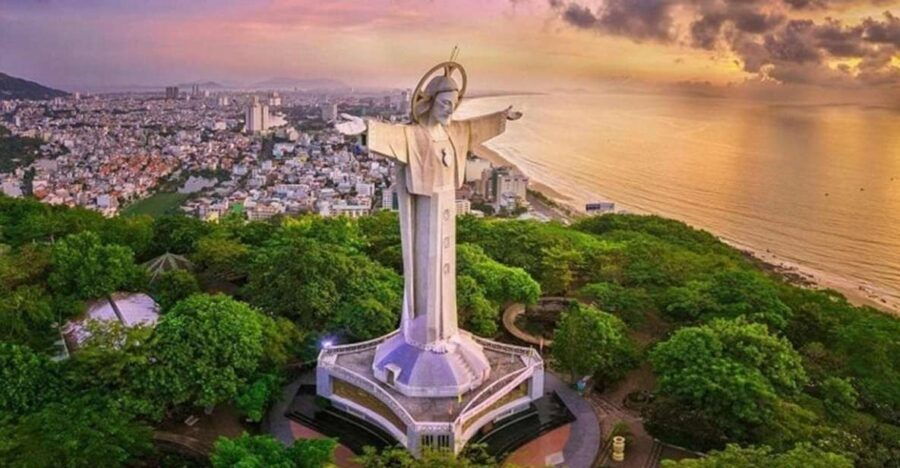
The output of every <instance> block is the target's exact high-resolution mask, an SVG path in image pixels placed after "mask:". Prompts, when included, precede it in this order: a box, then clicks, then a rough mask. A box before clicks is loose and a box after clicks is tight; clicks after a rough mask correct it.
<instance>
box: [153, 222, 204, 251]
mask: <svg viewBox="0 0 900 468" xmlns="http://www.w3.org/2000/svg"><path fill="white" fill-rule="evenodd" d="M210 230H211V227H210V226H209V225H208V224H206V223H204V222H203V221H201V220H199V219H197V218H194V217H192V216H183V215H174V216H160V217H158V218H155V219H154V222H153V240H152V241H151V242H150V255H161V254H164V253H166V252H172V253H176V254H181V255H184V254H188V253H191V252H193V251H194V249H195V248H196V243H197V241H198V240H200V238H201V237H203V236H205V235H206V234H208V233H209V231H210Z"/></svg>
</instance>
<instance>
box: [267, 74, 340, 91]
mask: <svg viewBox="0 0 900 468" xmlns="http://www.w3.org/2000/svg"><path fill="white" fill-rule="evenodd" d="M250 87H251V88H256V89H293V88H298V89H340V88H348V86H347V85H346V84H344V83H343V82H342V81H339V80H332V79H328V78H306V79H303V78H288V77H277V78H269V79H268V80H265V81H260V82H259V83H253V84H252V85H250Z"/></svg>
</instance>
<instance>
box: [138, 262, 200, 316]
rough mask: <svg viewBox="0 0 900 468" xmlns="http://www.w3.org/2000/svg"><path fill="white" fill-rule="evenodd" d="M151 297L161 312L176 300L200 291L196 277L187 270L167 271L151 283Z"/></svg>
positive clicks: (175, 302) (170, 306) (166, 309)
mask: <svg viewBox="0 0 900 468" xmlns="http://www.w3.org/2000/svg"><path fill="white" fill-rule="evenodd" d="M150 287H151V291H152V294H153V298H154V299H156V302H157V303H158V304H159V308H160V309H161V310H162V312H163V313H165V312H166V311H168V310H169V309H171V308H172V306H174V305H175V304H177V303H178V301H180V300H182V299H186V298H188V297H190V296H191V295H193V294H196V293H199V292H200V284H198V283H197V278H196V277H195V276H194V275H193V274H192V273H191V272H189V271H185V270H172V271H167V272H165V273H163V274H161V275H159V278H157V279H156V281H154V282H153V283H152V284H151V285H150Z"/></svg>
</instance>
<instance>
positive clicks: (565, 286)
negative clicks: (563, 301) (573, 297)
mask: <svg viewBox="0 0 900 468" xmlns="http://www.w3.org/2000/svg"><path fill="white" fill-rule="evenodd" d="M583 261H584V259H583V257H582V255H581V253H580V252H578V251H577V250H573V249H568V248H563V247H561V246H556V245H555V246H552V247H549V248H545V249H543V250H542V251H541V278H540V282H541V287H542V288H543V289H544V290H545V291H546V292H547V293H548V294H556V295H565V294H567V293H568V292H569V289H570V288H571V287H572V284H573V283H574V282H575V280H576V279H577V276H576V275H577V272H578V269H579V267H580V264H581V262H583Z"/></svg>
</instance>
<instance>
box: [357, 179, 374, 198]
mask: <svg viewBox="0 0 900 468" xmlns="http://www.w3.org/2000/svg"><path fill="white" fill-rule="evenodd" d="M356 194H357V195H359V196H363V197H374V196H375V184H369V183H366V182H357V183H356Z"/></svg>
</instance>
